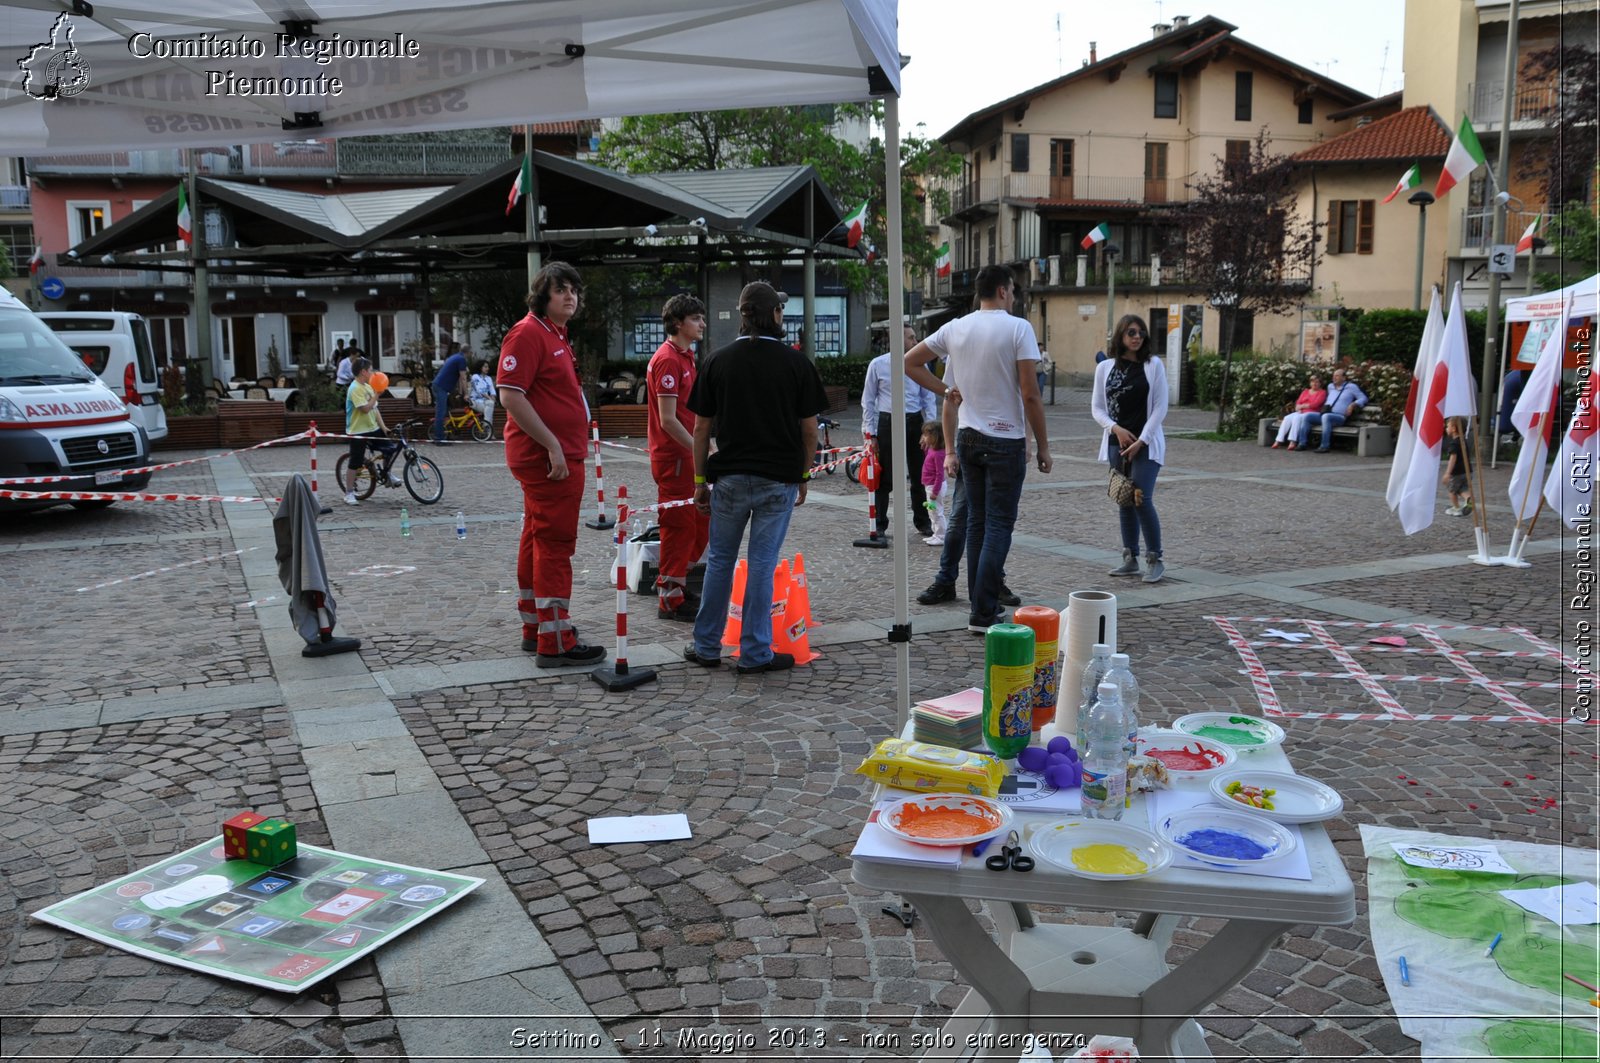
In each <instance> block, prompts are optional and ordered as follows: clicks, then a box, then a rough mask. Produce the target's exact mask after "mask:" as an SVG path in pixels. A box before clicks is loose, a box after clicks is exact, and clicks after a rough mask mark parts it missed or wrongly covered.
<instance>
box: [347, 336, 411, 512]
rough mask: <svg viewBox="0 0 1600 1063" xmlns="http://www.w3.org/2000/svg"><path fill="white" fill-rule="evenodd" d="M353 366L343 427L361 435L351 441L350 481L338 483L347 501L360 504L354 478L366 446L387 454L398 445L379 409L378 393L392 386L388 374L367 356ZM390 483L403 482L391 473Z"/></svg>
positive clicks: (348, 432)
mask: <svg viewBox="0 0 1600 1063" xmlns="http://www.w3.org/2000/svg"><path fill="white" fill-rule="evenodd" d="M350 368H351V369H352V370H353V371H354V373H355V379H353V380H352V381H350V389H349V390H348V391H346V392H345V398H344V430H345V434H346V435H350V436H357V437H360V438H356V439H352V440H350V461H349V464H348V467H347V469H346V472H345V475H346V476H348V477H349V478H350V482H349V483H345V484H340V485H339V486H340V487H342V488H344V504H345V505H347V506H358V505H360V504H361V501H360V499H358V498H356V490H355V488H356V481H355V477H356V472H357V470H359V469H360V468H361V467H362V465H363V464H364V463H365V462H366V458H367V447H369V446H370V447H372V448H373V449H374V450H377V451H380V452H382V453H388V452H389V451H390V450H393V449H394V448H395V446H396V444H395V443H393V442H391V441H390V440H389V438H388V435H389V428H388V426H387V425H385V424H384V423H383V411H382V410H380V409H378V393H379V392H380V391H383V390H384V389H385V388H387V387H388V386H389V378H388V376H387V375H386V374H384V373H375V372H373V370H372V363H371V362H370V361H368V360H367V359H366V358H357V359H355V360H354V361H353V362H351V364H350ZM380 377H381V378H382V379H381V381H380V380H379V378H380ZM378 472H379V470H378V467H377V466H373V470H372V473H373V475H374V476H376V475H378ZM389 486H390V487H398V486H400V484H399V481H397V480H396V479H395V478H394V477H393V476H390V477H389Z"/></svg>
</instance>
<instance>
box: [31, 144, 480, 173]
mask: <svg viewBox="0 0 1600 1063" xmlns="http://www.w3.org/2000/svg"><path fill="white" fill-rule="evenodd" d="M191 151H192V156H191V157H192V158H193V160H194V166H195V169H196V171H197V172H198V173H200V174H202V175H205V176H209V177H339V176H347V177H464V176H468V175H471V174H475V173H480V172H482V171H483V170H486V169H488V168H489V167H491V166H493V165H495V164H496V163H500V162H504V161H505V160H506V159H509V158H510V157H511V148H510V147H509V146H508V145H505V144H495V143H479V142H474V143H460V144H404V143H396V144H374V143H365V142H361V141H338V140H332V139H313V140H280V141H277V142H275V143H272V144H246V145H231V146H219V147H211V148H194V149H191ZM28 169H29V170H30V171H31V172H33V173H35V174H38V175H39V176H41V177H43V176H49V175H62V176H66V175H88V176H93V175H100V174H104V175H108V176H113V175H114V176H133V177H177V176H179V175H181V174H183V173H185V172H187V171H186V170H185V168H184V162H183V152H182V150H180V149H177V148H152V149H144V150H139V151H105V152H92V153H89V154H82V155H38V156H32V157H30V158H29V159H28Z"/></svg>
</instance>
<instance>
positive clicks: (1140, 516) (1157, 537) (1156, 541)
mask: <svg viewBox="0 0 1600 1063" xmlns="http://www.w3.org/2000/svg"><path fill="white" fill-rule="evenodd" d="M1109 442H1110V444H1111V453H1110V454H1108V455H1107V456H1106V464H1107V465H1109V466H1110V467H1111V468H1113V469H1121V468H1122V455H1121V454H1119V453H1118V452H1117V446H1116V443H1117V441H1116V440H1115V439H1112V440H1110V441H1109ZM1148 455H1149V452H1148V451H1146V450H1145V449H1143V448H1142V447H1141V448H1140V450H1139V455H1138V456H1137V457H1136V458H1134V459H1133V467H1132V468H1131V469H1127V470H1124V471H1125V472H1127V474H1128V479H1130V480H1132V481H1133V484H1134V486H1135V487H1137V488H1138V489H1139V490H1141V491H1143V492H1144V504H1143V505H1141V506H1118V507H1117V514H1118V516H1119V517H1120V518H1121V520H1122V548H1123V549H1124V550H1132V551H1133V552H1134V553H1135V554H1137V553H1138V552H1139V533H1140V532H1141V531H1142V532H1144V544H1145V550H1146V551H1147V552H1148V553H1152V554H1154V555H1156V556H1157V557H1160V556H1161V518H1160V517H1158V516H1156V476H1157V475H1158V474H1159V473H1160V472H1161V463H1160V462H1158V461H1151V460H1150V458H1149V456H1148Z"/></svg>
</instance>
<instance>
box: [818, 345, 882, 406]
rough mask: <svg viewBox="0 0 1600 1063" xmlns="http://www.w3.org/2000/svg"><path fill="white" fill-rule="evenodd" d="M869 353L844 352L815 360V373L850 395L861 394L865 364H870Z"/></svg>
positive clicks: (864, 377)
mask: <svg viewBox="0 0 1600 1063" xmlns="http://www.w3.org/2000/svg"><path fill="white" fill-rule="evenodd" d="M872 358H873V356H872V355H870V354H846V355H839V356H837V357H830V358H818V359H817V360H816V364H817V373H818V375H820V376H821V377H822V382H823V383H824V384H826V385H829V386H841V385H842V386H843V387H844V388H846V389H847V390H848V391H849V392H850V394H851V395H852V396H857V395H860V394H861V388H862V386H863V385H865V384H866V382H867V366H869V365H871V364H872Z"/></svg>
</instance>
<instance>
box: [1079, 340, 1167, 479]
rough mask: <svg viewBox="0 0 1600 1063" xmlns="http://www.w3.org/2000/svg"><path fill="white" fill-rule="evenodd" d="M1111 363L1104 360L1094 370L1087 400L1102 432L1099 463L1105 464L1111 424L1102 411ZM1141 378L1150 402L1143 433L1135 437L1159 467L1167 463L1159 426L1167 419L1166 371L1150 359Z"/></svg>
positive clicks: (1108, 458) (1107, 456)
mask: <svg viewBox="0 0 1600 1063" xmlns="http://www.w3.org/2000/svg"><path fill="white" fill-rule="evenodd" d="M1115 361H1116V359H1114V358H1107V359H1106V360H1105V361H1103V362H1101V363H1100V364H1099V365H1097V366H1095V367H1094V391H1093V392H1092V393H1091V395H1090V397H1089V412H1090V413H1091V414H1092V415H1093V416H1094V419H1095V423H1096V424H1098V425H1099V426H1100V427H1101V428H1104V429H1105V432H1104V434H1102V435H1101V436H1100V460H1101V461H1108V460H1110V457H1111V447H1110V442H1109V441H1110V439H1111V438H1112V437H1111V425H1112V424H1113V423H1114V422H1113V421H1112V420H1111V413H1110V411H1108V410H1107V409H1106V377H1108V376H1110V375H1111V366H1112V364H1113V363H1114V362H1115ZM1144 378H1145V380H1146V381H1148V382H1149V384H1150V400H1149V403H1148V405H1147V406H1146V408H1145V416H1144V431H1142V432H1140V433H1139V438H1140V439H1142V440H1144V447H1145V451H1146V452H1147V453H1148V454H1149V455H1150V460H1151V461H1153V462H1155V463H1156V464H1158V465H1163V464H1165V463H1166V460H1167V436H1166V433H1165V432H1163V431H1162V430H1161V425H1162V422H1164V421H1165V420H1166V419H1167V367H1166V365H1165V364H1164V363H1163V362H1162V361H1161V359H1160V358H1159V357H1157V356H1154V355H1152V356H1151V358H1150V360H1149V361H1148V362H1146V363H1144Z"/></svg>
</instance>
